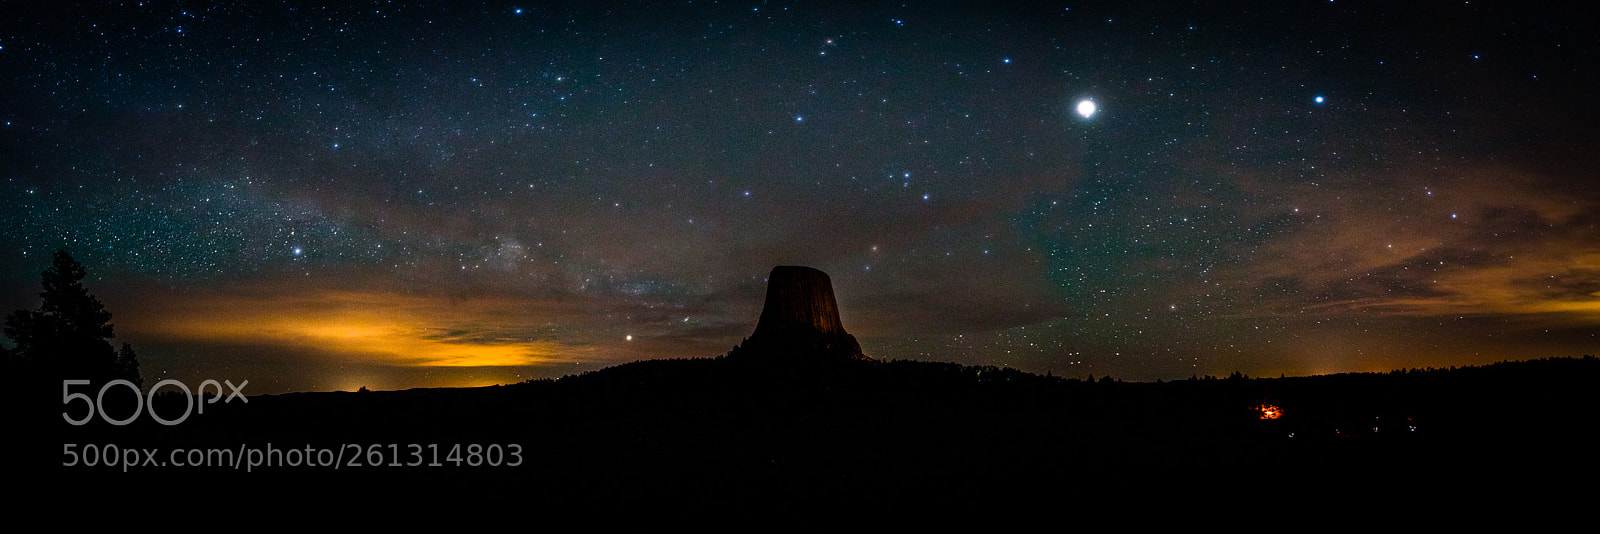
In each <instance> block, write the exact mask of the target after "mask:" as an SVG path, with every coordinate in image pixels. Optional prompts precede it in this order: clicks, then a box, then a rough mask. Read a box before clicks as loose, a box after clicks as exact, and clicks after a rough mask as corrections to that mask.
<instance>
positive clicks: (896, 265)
mask: <svg viewBox="0 0 1600 534" xmlns="http://www.w3.org/2000/svg"><path fill="white" fill-rule="evenodd" d="M14 4H15V3H8V4H7V5H6V6H5V9H4V14H3V15H0V74H3V76H0V208H3V211H0V277H3V278H0V279H3V285H0V308H3V309H4V310H5V311H10V310H15V309H32V308H37V307H38V304H39V299H38V292H39V272H40V271H42V270H44V269H45V268H46V267H48V266H49V264H50V260H51V254H52V253H53V252H54V251H55V250H57V249H66V250H68V251H70V252H71V253H72V254H73V255H74V256H75V257H76V258H77V259H78V260H79V261H81V262H82V263H83V264H85V265H86V266H87V268H88V270H89V277H88V279H86V280H85V283H86V285H87V286H88V288H89V289H90V291H91V292H93V293H94V294H96V295H97V296H99V297H100V299H101V300H102V301H103V302H104V303H105V304H106V306H107V308H108V309H109V310H110V311H111V312H112V313H113V314H114V317H113V322H114V324H115V325H116V331H115V332H116V336H117V337H116V340H115V341H116V343H118V344H119V345H120V343H122V342H128V343H132V344H133V346H134V348H135V350H137V351H138V354H139V356H140V360H141V362H142V364H143V367H142V371H143V374H144V376H145V378H146V380H147V384H148V383H150V381H151V379H153V378H154V379H161V378H177V379H180V380H183V381H185V382H187V383H189V384H196V383H198V382H199V381H201V380H204V379H217V380H222V379H230V380H233V381H234V382H235V383H238V382H239V381H240V380H249V381H250V385H249V390H248V393H250V394H259V393H276V392H285V391H310V390H354V389H356V388H359V387H361V386H367V387H370V388H372V389H400V388H409V387H427V386H476V385H488V384H496V383H511V382H517V381H522V380H527V379H532V378H546V377H559V376H562V375H567V374H573V373H578V372H582V371H587V370H593V369H598V368H602V367H606V366H610V365H616V364H619V363H624V362H628V361H633V360H639V359H651V358H680V357H711V356H717V355H720V354H723V353H725V352H727V351H728V350H729V349H731V348H732V347H733V346H734V345H735V344H737V343H738V342H739V341H740V340H741V339H742V338H744V337H745V336H748V335H749V334H750V332H751V331H752V330H753V329H754V327H755V322H756V318H757V316H758V315H759V311H760V307H761V300H762V295H763V292H764V290H765V281H764V279H765V276H766V274H767V272H768V271H769V270H770V269H771V268H772V267H773V266H775V265H791V264H792V265H807V266H812V267H816V268H819V269H822V270H824V271H826V272H828V273H829V274H830V275H831V276H832V278H833V283H834V290H835V292H836V294H837V295H838V299H839V303H840V307H841V313H842V315H843V320H844V323H845V327H846V328H848V329H849V330H850V331H851V333H853V334H855V335H856V336H857V337H858V338H859V339H860V342H861V346H862V349H863V350H864V351H865V352H866V354H867V355H869V356H872V357H874V358H879V359H920V360H934V361H952V362H959V363H963V364H969V365H997V366H1010V367H1013V368H1018V369H1022V370H1025V371H1030V372H1037V373H1041V374H1043V373H1045V372H1050V373H1053V374H1055V375H1057V376H1069V377H1084V376H1087V375H1089V374H1093V375H1096V376H1105V375H1111V376H1113V377H1115V378H1119V379H1125V380H1155V379H1158V378H1160V379H1169V380H1170V379H1182V378H1189V377H1190V376H1191V375H1201V376H1204V375H1207V374H1211V375H1219V376H1221V375H1225V374H1228V373H1231V372H1232V371H1235V370H1238V371H1242V372H1244V373H1245V374H1248V375H1251V376H1274V377H1275V376H1278V375H1280V374H1287V375H1290V376H1294V375H1309V374H1324V373H1335V372H1352V371H1384V370H1390V369H1395V368H1408V367H1428V366H1451V365H1475V364H1483V363H1489V362H1494V361H1499V360H1507V359H1527V358H1538V357H1548V356H1578V355H1582V354H1594V353H1597V352H1600V337H1597V336H1600V227H1597V224H1600V176H1597V175H1596V173H1595V171H1594V170H1593V169H1595V168H1596V165H1597V163H1600V135H1597V134H1600V128H1597V127H1596V126H1595V125H1596V124H1600V106H1597V105H1596V104H1595V103H1594V101H1593V99H1594V98H1595V95H1596V93H1597V91H1596V90H1595V89H1596V88H1597V87H1600V42H1597V40H1600V27H1597V24H1596V23H1595V22H1594V19H1593V18H1592V17H1589V16H1585V15H1583V14H1581V13H1580V12H1581V11H1582V8H1583V7H1584V6H1582V5H1581V3H1573V7H1571V8H1564V7H1555V6H1552V5H1546V4H1561V3H1559V2H1556V3H1547V2H1454V3H1445V2H1387V1H1384V2H1360V1H1345V0H1340V1H1337V2H1329V1H1325V0H1324V1H1270V2H1265V1H1264V2H1242V3H1232V2H1200V3H1198V4H1200V5H1189V4H1184V3H1178V2H1151V3H1141V2H1054V3H1051V2H1030V3H1023V4H1017V5H1005V4H1004V3H1000V2H970V3H963V5H962V6H957V7H951V6H948V5H945V4H943V3H940V4H934V5H925V4H923V3H920V2H907V3H870V2H859V3H858V2H848V3H846V2H839V3H780V2H746V1H733V2H707V1H694V2H687V1H680V2H670V3H669V2H642V3H611V2H592V3H591V2H576V3H572V4H552V3H545V2H531V1H530V2H520V3H519V2H488V3H466V2H461V3H442V4H437V3H421V2H326V3H303V2H287V3H286V2H253V1H252V2H237V3H227V4H221V5H216V6H211V5H206V4H202V3H175V2H159V1H152V2H142V3H141V2H124V3H112V4H102V3H98V2H90V3H83V4H76V5H73V4H68V3H65V2H26V3H25V4H30V5H29V6H28V7H23V6H19V5H14ZM31 4H50V5H48V6H40V5H31ZM1413 4H1415V5H1413ZM1086 100H1087V101H1090V102H1092V103H1093V104H1094V106H1093V107H1094V112H1093V113H1084V114H1080V113H1079V112H1080V111H1088V110H1087V109H1083V108H1080V103H1081V102H1083V101H1086ZM7 343H9V341H7Z"/></svg>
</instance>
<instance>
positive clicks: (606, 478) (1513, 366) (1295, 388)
mask: <svg viewBox="0 0 1600 534" xmlns="http://www.w3.org/2000/svg"><path fill="white" fill-rule="evenodd" d="M1597 377H1600V360H1596V359H1595V358H1593V357H1584V358H1581V359H1571V358H1558V359H1549V360H1539V361H1532V362H1512V363H1501V364H1495V365H1490V366H1485V367H1469V368H1456V369H1445V370H1418V371H1407V372H1394V373H1387V374H1348V375H1332V376H1317V377H1305V378H1278V379H1249V378H1244V377H1242V376H1236V377H1233V378H1228V379H1202V380H1183V381H1175V382H1164V383H1128V382H1119V381H1115V380H1110V379H1102V380H1099V381H1095V382H1087V381H1081V380H1075V379H1062V378H1057V377H1042V376H1038V375H1032V374H1028V373H1023V372H1019V371H1015V370H1010V369H998V368H993V367H965V366H960V365H955V364H945V363H929V362H913V361H891V362H877V361H870V360H849V359H835V360H804V359H761V358H732V357H723V358H715V359H688V360H655V361H641V362H635V363H630V364H626V365H620V366H616V367H612V368H608V369H605V370H601V371H596V372H591V373H585V374H583V375H578V376H569V377H566V378H563V379H560V380H540V381H533V382H527V383H521V384H516V385H509V386H496V387H486V388H466V389H419V390H406V391H389V392H362V393H297V394H288V395H268V396H258V397H252V398H250V401H249V403H247V404H241V403H238V402H234V403H226V404H225V403H217V404H212V405H208V408H207V411H206V412H205V413H204V414H203V415H193V416H191V417H190V418H189V419H188V420H186V421H184V422H183V423H182V424H179V425H176V426H161V425H158V424H155V423H153V422H150V421H148V420H143V419H142V420H139V421H135V422H134V423H133V424H130V425H128V426H121V427H113V426H109V425H104V424H91V425H87V426H84V427H70V428H69V427H66V426H65V425H64V424H63V425H55V426H54V427H52V428H50V429H48V432H46V433H45V435H51V436H54V437H51V438H46V439H45V440H44V441H45V446H43V447H41V448H40V450H38V451H30V452H28V454H36V455H38V456H36V457H37V458H39V459H40V460H42V463H41V465H40V466H38V470H37V471H34V472H33V474H34V475H42V476H44V477H45V478H47V479H49V480H51V481H53V483H54V484H58V485H65V486H67V487H81V486H84V485H100V484H106V485H111V486H126V485H128V484H130V483H134V482H136V483H137V484H140V485H143V487H147V488H152V492H153V493H150V494H149V495H162V494H163V493H162V491H172V492H182V491H185V490H186V489H189V488H190V487H191V486H192V485H193V484H196V481H210V482H208V483H219V484H223V485H225V486H227V487H230V488H233V491H231V492H228V493H218V494H212V495H210V496H209V498H215V499H219V500H222V501H225V502H224V503H222V504H226V502H247V501H250V500H258V501H259V500H287V501H295V500H299V499H306V498H312V497H315V498H321V499H337V502H341V503H390V502H394V501H400V502H409V501H411V500H418V501H428V502H435V503H436V502H440V501H441V500H442V501H444V502H458V503H459V502H473V503H478V502H493V503H499V504H510V503H517V504H518V505H520V506H534V507H536V508H541V509H565V510H577V509H583V510H637V509H641V507H643V508H651V509H659V508H663V507H664V508H666V510H667V511H670V512H674V513H687V512H688V511H690V510H706V509H708V508H715V509H725V510H734V509H738V510H770V509H771V508H772V507H779V508H783V507H789V506H796V507H806V506H820V505H830V506H832V505H842V503H854V505H860V506H868V505H870V506H875V507H885V506H891V507H902V506H927V505H940V504H948V503H966V504H972V503H988V504H999V503H1012V504H1014V503H1018V502H1046V501H1048V502H1055V503H1061V502H1072V503H1079V504H1083V503H1097V502H1098V503H1104V502H1105V501H1108V500H1114V497H1113V496H1116V495H1126V494H1127V493H1128V492H1137V493H1138V495H1140V496H1141V497H1140V498H1141V499H1157V500H1161V499H1167V498H1176V497H1178V496H1180V495H1185V494H1189V493H1190V492H1200V493H1199V495H1201V496H1204V497H1206V498H1222V496H1224V495H1229V493H1227V492H1235V491H1237V492H1246V493H1251V492H1263V491H1265V492H1279V491H1293V492H1299V493H1298V494H1299V495H1323V496H1330V495H1341V494H1342V493H1340V492H1343V491H1347V490H1348V489H1349V488H1350V487H1351V486H1350V485H1352V484H1355V485H1358V486H1360V487H1362V488H1363V489H1362V491H1363V492H1366V493H1363V494H1364V495H1379V494H1384V493H1385V492H1401V491H1415V490H1417V489H1418V488H1427V489H1429V490H1432V491H1447V492H1448V491H1456V490H1460V489H1461V488H1463V487H1466V486H1460V485H1459V484H1461V483H1466V482H1470V480H1473V479H1476V478H1478V477H1483V476H1491V475H1492V476H1495V477H1499V478H1500V479H1506V477H1510V480H1516V481H1520V483H1523V484H1527V483H1530V482H1537V481H1538V480H1539V479H1540V477H1543V476H1545V475H1543V474H1544V473H1550V472H1563V473H1592V471H1593V469H1594V467H1595V462H1594V460H1593V458H1592V456H1591V455H1590V453H1589V452H1588V451H1589V450H1590V446H1592V445H1594V439H1593V438H1592V437H1590V436H1589V434H1590V433H1589V432H1588V430H1587V428H1586V427H1587V423H1588V422H1589V421H1590V420H1592V414H1594V413H1596V412H1595V408H1597V407H1600V406H1597V404H1600V398H1597V395H1596V394H1595V393H1594V392H1593V389H1592V387H1591V384H1593V383H1594V381H1595V379H1596V378H1597ZM162 402H177V403H181V402H183V399H182V398H181V397H177V398H175V399H174V398H167V399H163V400H162ZM1263 404H1267V405H1271V406H1275V407H1277V408H1279V409H1281V412H1282V416H1281V417H1280V418H1278V419H1273V420H1262V419H1260V414H1261V412H1260V411H1259V410H1258V408H1260V407H1261V406H1262V405H1263ZM62 443H78V444H80V449H79V452H80V453H81V452H83V449H82V446H83V445H82V444H89V443H98V444H102V446H103V445H106V444H113V443H114V444H116V446H117V447H118V449H119V450H121V451H126V450H128V449H138V450H140V451H143V450H147V449H148V450H154V451H158V452H159V453H160V454H168V453H167V452H166V451H168V450H172V449H218V450H229V451H241V450H248V449H252V448H253V449H263V448H268V447H269V444H270V447H271V448H276V449H277V450H278V451H279V452H280V454H283V456H281V458H284V459H287V458H289V457H290V456H289V455H288V454H287V453H284V451H286V450H288V449H305V448H306V447H307V446H310V447H311V448H312V449H316V450H330V451H334V452H330V453H328V454H329V457H330V458H332V456H333V455H334V454H339V455H341V456H340V458H342V460H340V461H341V462H342V463H341V464H340V467H339V468H337V469H334V468H332V467H316V466H307V465H299V466H293V465H258V466H256V467H251V468H248V469H245V468H235V467H232V466H227V467H191V466H184V467H179V466H173V465H159V463H164V462H166V458H162V459H160V460H158V464H152V465H136V466H134V467H131V468H129V469H128V470H127V471H126V472H123V471H122V470H121V469H120V468H115V469H114V468H106V467H104V466H100V467H85V466H82V465H80V466H75V467H62V466H60V465H59V460H58V459H59V458H61V457H62V456H61V455H62V451H61V449H60V447H61V446H62ZM473 445H477V446H478V450H477V452H476V453H473V451H472V450H471V449H470V448H471V447H472V446H473ZM241 446H243V447H242V448H241ZM457 446H460V447H461V450H459V451H456V452H455V453H454V454H452V449H455V448H456V447H457ZM491 446H493V447H491ZM513 447H514V448H516V449H518V452H517V454H516V457H517V458H520V462H517V463H518V465H515V466H512V465H509V464H511V463H513V462H512V461H511V458H512V454H511V449H512V448H513ZM357 448H359V450H356V449H357ZM491 449H493V450H491ZM494 451H498V452H494ZM414 453H416V454H420V456H413V454H414ZM496 454H498V457H496V456H495V455H496ZM312 456H315V454H306V455H304V457H306V458H310V457H312ZM27 457H34V456H27ZM474 459H476V460H474ZM50 462H55V463H56V465H48V466H46V465H45V464H47V463H50ZM413 462H415V463H417V464H418V465H407V464H411V463H413ZM474 462H475V463H477V464H478V465H472V464H473V463H474ZM373 463H377V464H380V465H379V466H377V467H374V466H372V465H371V464H373ZM491 464H497V465H491ZM1397 482H1403V483H1404V484H1403V485H1396V483H1397ZM199 498H202V499H205V498H208V497H206V496H201V497H199ZM1191 498H1193V495H1191ZM236 499H243V500H242V501H236Z"/></svg>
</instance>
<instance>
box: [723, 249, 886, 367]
mask: <svg viewBox="0 0 1600 534" xmlns="http://www.w3.org/2000/svg"><path fill="white" fill-rule="evenodd" d="M743 349H744V350H742V351H738V352H756V353H768V354H793V355H805V354H815V355H818V356H823V357H843V358H848V359H865V356H863V355H862V354H861V345H860V344H858V343H856V338H855V336H852V335H850V334H849V333H848V332H845V330H844V324H843V323H841V322H840V321H839V304H838V302H837V301H835V300H834V298H833V282H832V281H831V280H829V279H828V274H827V273H824V272H822V271H819V270H816V269H812V268H810V267H799V266H793V265H780V266H777V267H773V268H772V273H771V274H769V275H768V276H767V300H766V302H765V303H764V304H763V305H762V307H761V319H760V320H759V321H758V322H757V323H756V331H755V333H753V334H750V338H749V339H747V340H745V343H744V345H743Z"/></svg>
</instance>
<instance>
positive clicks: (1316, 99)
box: [1311, 95, 1322, 104]
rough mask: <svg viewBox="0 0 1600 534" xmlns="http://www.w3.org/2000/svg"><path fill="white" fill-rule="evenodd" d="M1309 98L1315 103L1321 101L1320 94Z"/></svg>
mask: <svg viewBox="0 0 1600 534" xmlns="http://www.w3.org/2000/svg"><path fill="white" fill-rule="evenodd" d="M1311 100H1312V101H1314V102H1316V103H1318V104H1321V103H1322V95H1317V97H1316V98H1313V99H1311Z"/></svg>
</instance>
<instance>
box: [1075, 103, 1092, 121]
mask: <svg viewBox="0 0 1600 534" xmlns="http://www.w3.org/2000/svg"><path fill="white" fill-rule="evenodd" d="M1095 110H1096V107H1095V105H1094V101H1093V100H1089V99H1083V100H1079V101H1078V114H1079V115H1082V116H1083V118H1085V119H1087V118H1089V117H1093V116H1094V112H1095Z"/></svg>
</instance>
